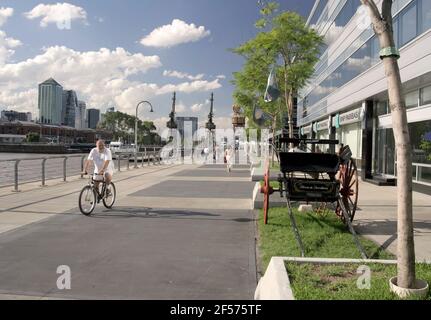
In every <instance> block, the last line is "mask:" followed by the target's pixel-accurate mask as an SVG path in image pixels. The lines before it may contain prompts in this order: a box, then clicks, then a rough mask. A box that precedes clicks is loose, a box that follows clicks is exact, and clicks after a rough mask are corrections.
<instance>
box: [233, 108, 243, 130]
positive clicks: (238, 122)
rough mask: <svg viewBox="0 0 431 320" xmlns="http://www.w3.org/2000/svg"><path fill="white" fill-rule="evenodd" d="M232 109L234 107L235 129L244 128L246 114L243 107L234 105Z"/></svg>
mask: <svg viewBox="0 0 431 320" xmlns="http://www.w3.org/2000/svg"><path fill="white" fill-rule="evenodd" d="M232 109H233V116H232V126H233V129H234V130H236V129H238V128H244V127H245V116H244V115H243V112H242V109H241V107H240V106H237V105H234V106H233V107H232Z"/></svg>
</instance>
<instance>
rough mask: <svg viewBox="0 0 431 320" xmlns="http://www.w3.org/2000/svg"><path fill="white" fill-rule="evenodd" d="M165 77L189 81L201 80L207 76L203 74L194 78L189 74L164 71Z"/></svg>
mask: <svg viewBox="0 0 431 320" xmlns="http://www.w3.org/2000/svg"><path fill="white" fill-rule="evenodd" d="M163 75H164V76H165V77H171V78H178V79H188V80H201V79H202V78H203V77H204V76H205V74H203V73H201V74H198V75H196V76H193V75H190V74H188V73H185V72H180V71H175V70H165V71H163Z"/></svg>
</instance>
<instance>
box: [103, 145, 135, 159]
mask: <svg viewBox="0 0 431 320" xmlns="http://www.w3.org/2000/svg"><path fill="white" fill-rule="evenodd" d="M109 149H110V150H111V152H112V157H113V158H115V157H116V154H117V153H135V145H125V144H123V143H122V142H111V143H110V145H109Z"/></svg>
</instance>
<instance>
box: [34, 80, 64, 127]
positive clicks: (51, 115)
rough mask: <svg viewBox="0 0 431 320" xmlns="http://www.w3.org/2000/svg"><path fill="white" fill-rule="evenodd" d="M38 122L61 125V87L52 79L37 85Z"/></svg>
mask: <svg viewBox="0 0 431 320" xmlns="http://www.w3.org/2000/svg"><path fill="white" fill-rule="evenodd" d="M38 108H39V121H40V122H41V123H48V124H61V123H62V122H63V121H62V118H61V114H62V109H63V87H62V86H61V85H60V84H59V83H58V82H57V81H55V80H54V79H53V78H50V79H48V80H46V81H45V82H42V83H41V84H39V101H38Z"/></svg>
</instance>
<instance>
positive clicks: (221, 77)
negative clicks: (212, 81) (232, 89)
mask: <svg viewBox="0 0 431 320" xmlns="http://www.w3.org/2000/svg"><path fill="white" fill-rule="evenodd" d="M216 78H217V79H220V80H223V79H226V76H225V75H224V74H219V75H218V76H217V77H216Z"/></svg>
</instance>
